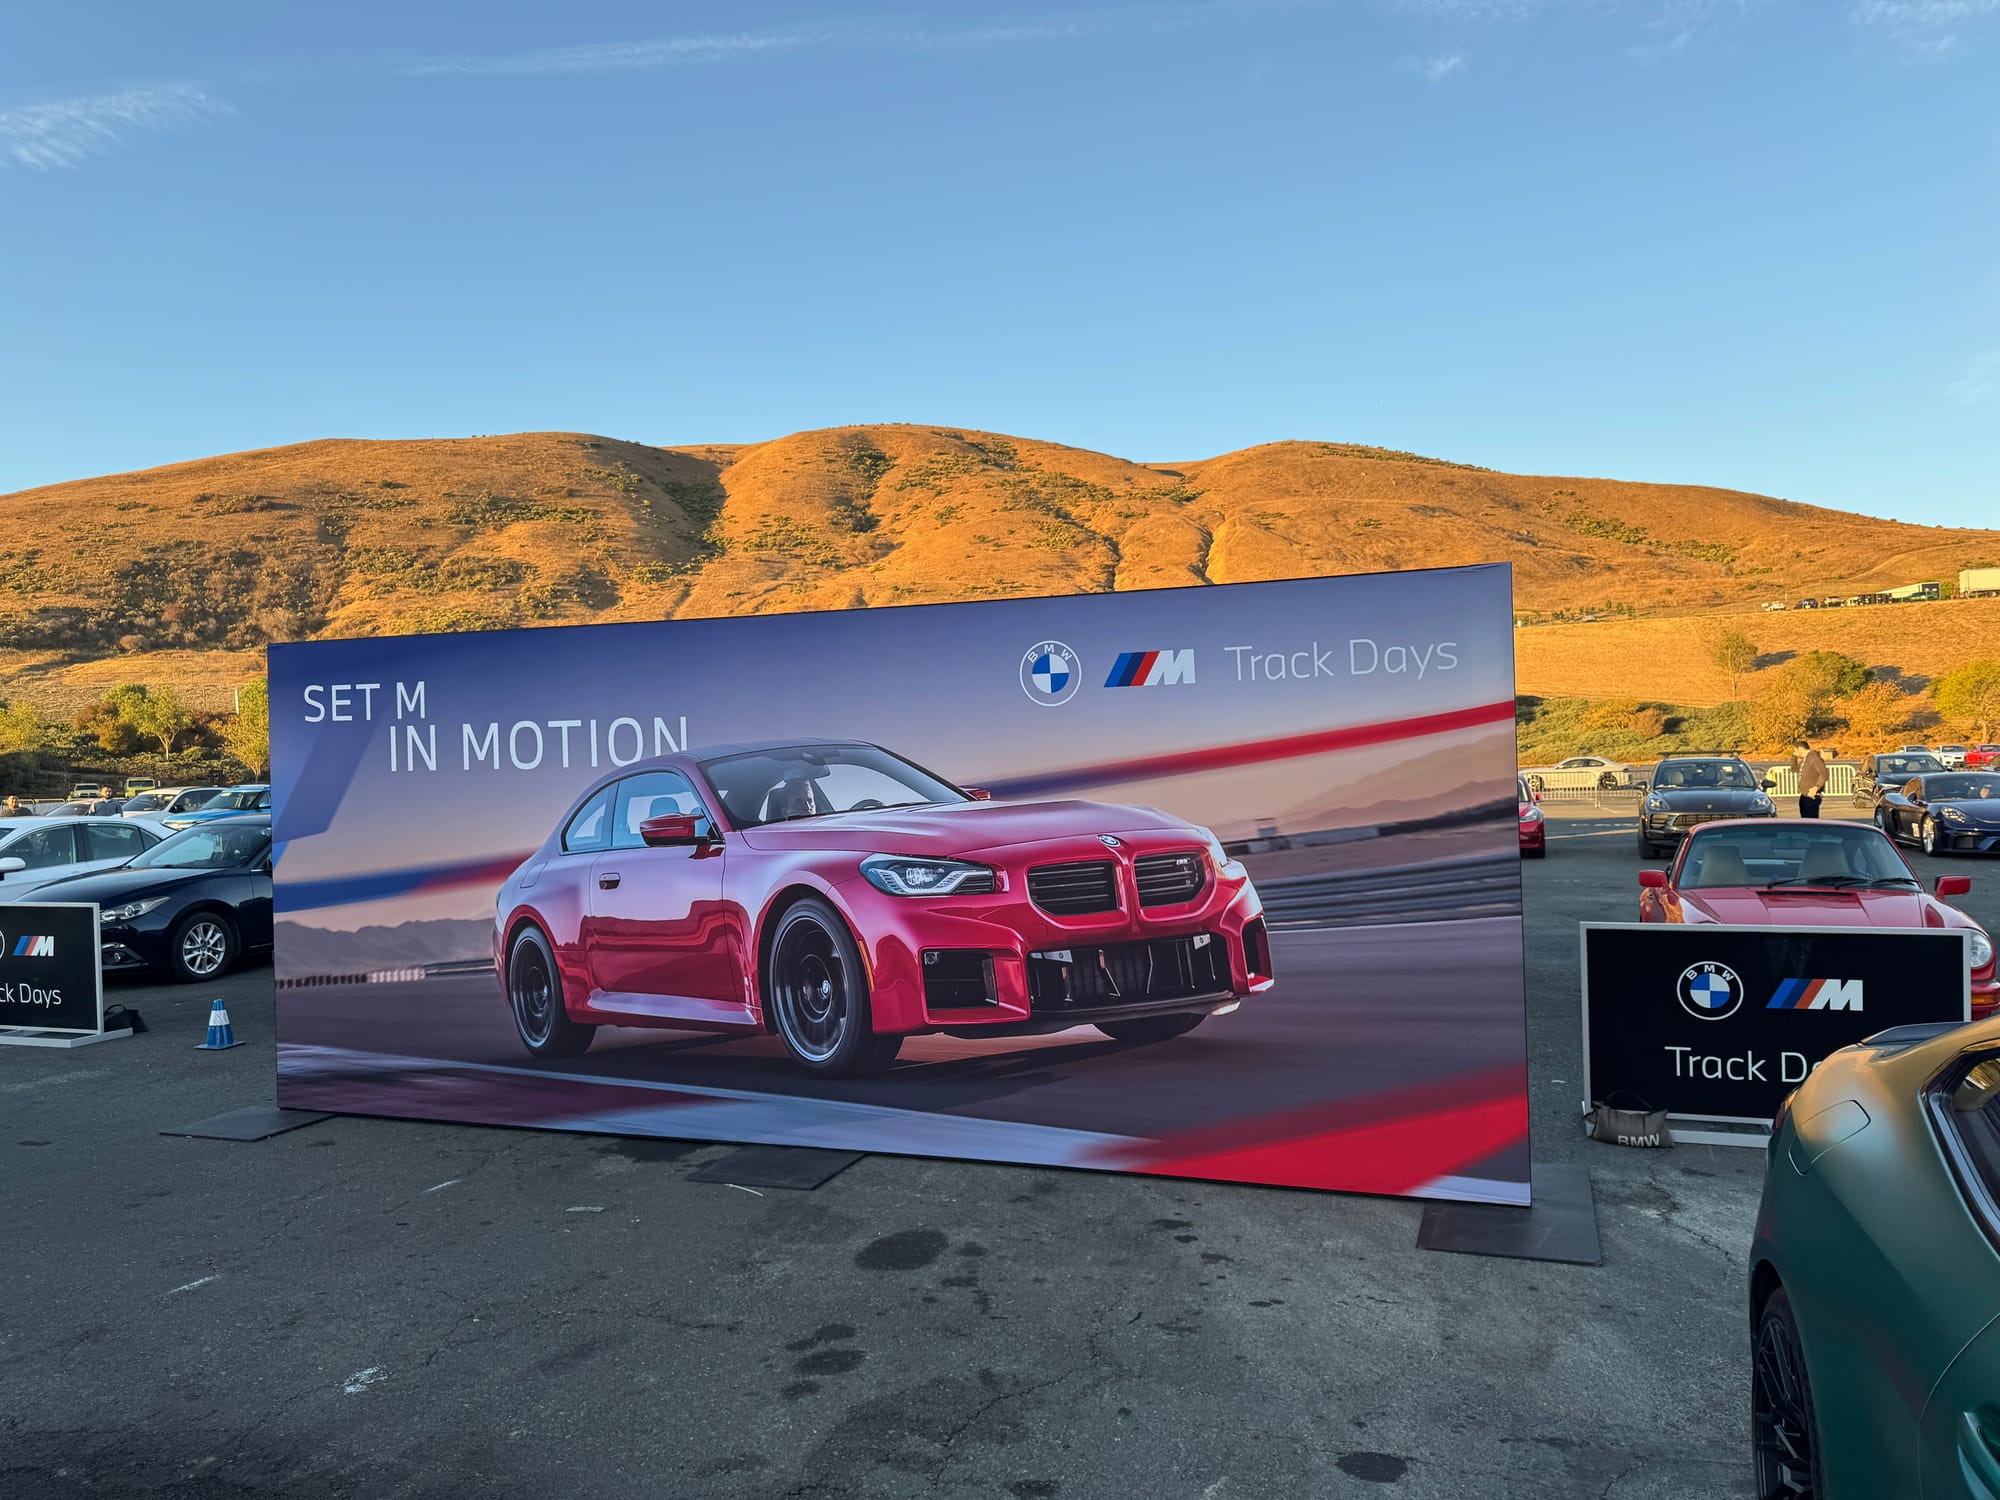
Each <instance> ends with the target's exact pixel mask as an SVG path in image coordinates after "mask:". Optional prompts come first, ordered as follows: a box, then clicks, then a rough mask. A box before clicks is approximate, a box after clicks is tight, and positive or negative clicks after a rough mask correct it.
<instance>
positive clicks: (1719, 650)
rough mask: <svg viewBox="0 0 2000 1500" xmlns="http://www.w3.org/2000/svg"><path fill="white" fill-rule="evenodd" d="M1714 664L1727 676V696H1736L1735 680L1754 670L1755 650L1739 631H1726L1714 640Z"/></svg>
mask: <svg viewBox="0 0 2000 1500" xmlns="http://www.w3.org/2000/svg"><path fill="white" fill-rule="evenodd" d="M1714 655H1715V664H1716V665H1717V666H1718V667H1720V668H1722V670H1723V671H1724V672H1726V673H1728V674H1729V696H1730V697H1732V698H1734V697H1735V696H1736V683H1737V679H1738V678H1740V677H1742V675H1743V674H1744V673H1745V672H1750V671H1754V670H1756V666H1757V648H1756V647H1755V646H1754V645H1752V644H1751V642H1750V637H1749V636H1747V635H1745V634H1744V633H1743V632H1742V631H1740V630H1726V631H1724V632H1723V633H1722V634H1721V635H1720V636H1718V637H1717V638H1716V642H1715V651H1714Z"/></svg>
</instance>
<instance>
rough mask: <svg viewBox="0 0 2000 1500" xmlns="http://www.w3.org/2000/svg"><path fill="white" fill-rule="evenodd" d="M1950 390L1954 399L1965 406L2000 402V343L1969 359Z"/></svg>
mask: <svg viewBox="0 0 2000 1500" xmlns="http://www.w3.org/2000/svg"><path fill="white" fill-rule="evenodd" d="M1949 390H1950V392H1951V398H1952V400H1954V401H1957V402H1959V403H1960V404H1962V405H1965V406H1985V405H1986V404H1987V403H1989V402H2000V345H1996V346H1995V347H1993V348H1991V349H1986V350H1982V351H1981V352H1980V353H1978V354H1975V355H1973V356H1972V358H1971V359H1969V360H1967V361H1966V362H1965V368H1964V369H1963V370H1961V371H1960V372H1959V376H1958V379H1956V380H1954V381H1953V382H1952V383H1951V385H1950V387H1949Z"/></svg>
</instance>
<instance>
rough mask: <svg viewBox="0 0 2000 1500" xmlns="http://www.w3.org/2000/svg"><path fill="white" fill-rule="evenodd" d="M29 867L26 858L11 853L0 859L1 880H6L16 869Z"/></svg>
mask: <svg viewBox="0 0 2000 1500" xmlns="http://www.w3.org/2000/svg"><path fill="white" fill-rule="evenodd" d="M27 868H28V862H27V861H26V860H25V859H21V858H18V857H17V856H14V855H9V856H8V857H7V858H6V859H0V880H5V879H6V878H7V877H8V876H9V875H12V874H13V873H14V872H15V871H16V870H25V869H27Z"/></svg>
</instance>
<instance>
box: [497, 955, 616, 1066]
mask: <svg viewBox="0 0 2000 1500" xmlns="http://www.w3.org/2000/svg"><path fill="white" fill-rule="evenodd" d="M507 1008H508V1009H509V1010H510V1011H512V1012H513V1014H514V1033H515V1035H517V1036H518V1037H520V1039H521V1045H522V1046H523V1047H525V1048H526V1049H527V1051H528V1054H529V1055H530V1056H531V1057H580V1056H582V1055H583V1054H584V1053H585V1052H587V1051H589V1050H590V1044H591V1042H592V1041H593V1040H595V1039H596V1036H597V1028H596V1027H595V1026H587V1025H585V1024H583V1023H582V1022H579V1021H573V1020H571V1019H570V1014H569V1007H568V1006H567V1005H565V1004H564V1003H563V992H562V970H561V969H559V968H558V967H557V966H556V954H555V949H553V948H551V947H550V946H549V940H548V938H547V937H546V936H545V935H544V934H543V932H542V930H541V928H539V927H523V928H522V929H521V930H520V931H519V932H518V933H516V934H515V935H514V941H513V942H512V943H511V944H510V945H509V946H508V949H507Z"/></svg>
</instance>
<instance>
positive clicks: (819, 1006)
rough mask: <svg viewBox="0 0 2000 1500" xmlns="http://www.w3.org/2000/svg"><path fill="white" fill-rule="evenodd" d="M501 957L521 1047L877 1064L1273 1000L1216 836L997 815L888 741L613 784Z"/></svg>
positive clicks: (532, 861)
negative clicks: (963, 1041) (635, 1033)
mask: <svg viewBox="0 0 2000 1500" xmlns="http://www.w3.org/2000/svg"><path fill="white" fill-rule="evenodd" d="M495 919H496V920H495V929H494V959H495V963H496V966H497V969H498V972H499V976H500V981H501V986H502V988H503V990H504V992H505V994H506V997H507V1000H508V1003H509V1005H510V1006H511V1007H512V1010H513V1013H514V1022H515V1026H516V1028H517V1030H518V1031H519V1034H520V1038H521V1042H522V1044H523V1045H524V1046H525V1047H526V1048H527V1050H528V1051H529V1052H530V1053H532V1054H534V1055H535V1056H537V1057H570V1056H574V1055H576V1054H577V1053H580V1052H582V1051H583V1050H584V1049H585V1048H587V1047H588V1046H589V1045H590V1043H591V1039H592V1037H593V1036H594V1034H595V1032H596V1029H597V1027H599V1026H602V1025H611V1026H654V1027H670V1028H675V1029H682V1030H688V1029H692V1030H708V1031H742V1032H775V1033H776V1034H777V1035H778V1037H779V1038H780V1039H781V1040H782V1041H783V1043H784V1045H785V1046H786V1048H787V1049H788V1050H789V1051H790V1052H791V1054H792V1056H793V1057H794V1058H795V1059H797V1061H798V1062H799V1063H801V1064H802V1065H804V1066H805V1067H807V1068H809V1069H812V1070H814V1071H815V1072H820V1073H827V1074H850V1073H862V1072H867V1071H870V1070H874V1069H879V1068H884V1067H886V1066H888V1064H889V1063H890V1062H891V1061H892V1060H893V1059H894V1058H895V1055H896V1052H897V1049H898V1048H899V1047H900V1046H901V1044H902V1040H903V1038H904V1037H906V1036H910V1035H913V1034H916V1033H920V1032H948V1033H951V1034H954V1035H968V1036H974V1035H976V1036H1009V1035H1015V1036H1018V1035H1028V1034H1035V1033H1042V1032H1050V1031H1060V1030H1063V1029H1066V1028H1068V1027H1071V1026H1079V1025H1093V1026H1096V1027H1097V1028H1098V1029H1099V1030H1100V1031H1103V1032H1105V1033H1106V1034H1107V1035H1109V1036H1112V1037H1114V1038H1116V1039H1118V1040H1120V1041H1156V1040H1162V1039H1165V1038H1168V1037H1174V1036H1179V1035H1181V1034H1182V1033H1184V1032H1187V1031H1191V1030H1193V1029H1194V1028H1195V1027H1196V1026H1198V1025H1200V1024H1201V1022H1202V1020H1203V1019H1204V1018H1206V1017H1207V1016H1210V1015H1215V1014H1220V1013H1223V1012H1227V1011H1231V1010H1234V1009H1235V1008H1236V1007H1237V1005H1238V1004H1239V1003H1240V1002H1241V1001H1242V1000H1243V998H1244V997H1245V996H1247V995H1252V994H1256V993H1258V992H1260V991H1263V990H1266V989H1269V988H1270V986H1271V982H1272V981H1271V959H1270V943H1269V940H1268V938H1267V936H1266V933H1265V927H1264V918H1263V907H1262V904H1261V903H1260V902H1259V900H1258V897H1257V892H1256V889H1255V888H1254V887H1253V886H1252V884H1251V882H1250V877H1249V875H1248V873H1247V872H1246V871H1245V870H1244V868H1243V866H1242V865H1241V864H1239V863H1238V862H1237V861H1235V860H1233V859H1231V858H1230V857H1229V855H1228V854H1227V853H1226V852H1225V851H1224V850H1223V848H1222V845H1221V844H1220V843H1219V842H1218V841H1217V839H1216V837H1215V835H1214V834H1212V833H1210V832H1209V831H1208V830H1207V829H1205V828H1199V827H1196V826H1195V825H1193V824H1190V823H1184V822H1182V821H1181V820H1180V819H1178V818H1172V817H1169V816H1167V815H1166V814H1165V813H1161V812H1157V811H1155V810H1153V809H1151V808H1144V807H1120V806H1113V805H1109V804H1105V803H1096V802H1077V801H1050V802H996V801H992V800H989V799H988V798H987V797H986V796H985V794H984V793H982V792H977V791H966V790H962V789H960V788H959V787H956V786H953V785H951V784H950V783H948V782H946V781H943V780H941V779H940V778H938V777H937V776H934V775H932V774H931V773H930V772H928V771H926V770H924V769H922V768H921V767H919V766H916V765H913V764H912V763H910V762H909V761H906V760H904V759H902V758H901V757H900V756H896V755H892V754H891V753H889V752H888V751H886V750H883V749H881V748H879V747H877V746H874V745H866V744H856V743H844V742H835V741H799V742H797V743H791V744H763V745H739V746H725V747H719V748H717V749H714V750H710V751H706V752H697V753H693V754H686V755H672V756H665V757H662V758H659V759H656V760H649V761H644V762H641V763H639V764H637V765H632V766H627V767H625V768H624V769H622V770H620V771H617V772H615V773H613V774H611V775H609V776H606V777H603V778H602V779H600V780H599V781H598V782H597V783H596V784H595V785H593V786H592V787H591V788H590V789H589V790H588V791H586V792H585V793H584V794H583V795H582V796H581V797H580V798H578V799H577V801H576V802H575V803H574V804H573V805H572V806H571V808H570V809H569V811H568V812H567V813H566V814H565V816H564V817H563V818H562V820H561V822H560V823H559V824H558V826H557V827H556V830H555V831H554V832H553V833H551V834H550V835H549V838H548V840H547V842H545V843H544V844H543V845H542V847H541V848H540V849H538V850H536V851H535V853H534V854H532V855H531V856H529V858H528V859H527V860H526V861H524V862H523V863H522V865H521V866H520V868H519V869H517V870H515V871H514V873H513V874H512V875H510V876H508V878H507V880H506V882H505V883H504V884H503V885H502V886H501V888H500V893H499V900H498V902H497V907H496V912H495Z"/></svg>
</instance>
